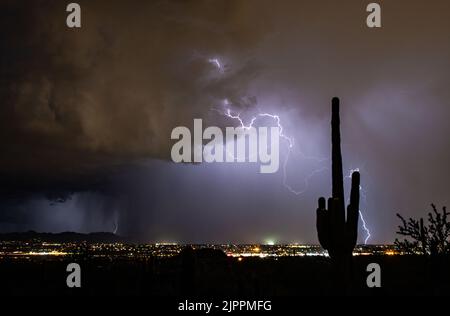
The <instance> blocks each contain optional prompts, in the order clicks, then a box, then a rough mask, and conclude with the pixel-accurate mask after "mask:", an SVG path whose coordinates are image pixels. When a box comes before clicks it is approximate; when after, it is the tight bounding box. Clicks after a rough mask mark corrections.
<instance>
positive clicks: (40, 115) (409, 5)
mask: <svg viewBox="0 0 450 316" xmlns="http://www.w3.org/2000/svg"><path fill="white" fill-rule="evenodd" d="M77 2H78V3H79V4H80V5H81V9H82V27H81V28H80V29H69V28H67V27H66V25H65V20H66V16H67V13H66V11H65V6H66V4H67V3H65V2H64V1H2V2H1V4H0V142H1V150H0V232H11V231H27V230H36V231H50V232H59V231H80V232H91V231H111V232H113V231H116V232H117V233H118V234H120V235H124V236H128V237H130V238H132V239H135V240H140V241H152V242H162V241H176V242H267V241H268V240H274V241H276V242H305V243H306V242H308V243H317V238H316V231H315V211H316V208H317V198H318V197H319V196H329V195H330V193H331V171H330V170H329V168H330V165H331V162H330V160H329V157H330V149H331V148H330V147H331V146H330V145H331V144H330V117H331V113H330V109H331V106H330V103H331V98H332V97H334V96H338V97H340V99H341V132H342V138H343V144H342V152H343V159H344V172H345V173H346V174H348V172H350V170H351V169H356V168H359V170H360V172H361V184H362V189H363V193H362V194H363V196H362V199H361V211H362V213H363V214H364V218H365V220H366V223H367V227H368V228H369V229H370V232H371V235H372V236H371V238H370V239H369V243H381V242H393V240H394V239H395V231H396V226H397V225H398V224H399V220H398V218H397V217H396V216H395V214H396V213H397V212H399V213H401V214H403V215H404V216H423V215H425V212H426V211H428V209H429V204H430V203H432V202H433V203H435V204H437V206H438V207H441V206H443V205H447V206H450V203H449V202H450V194H449V193H450V192H449V183H448V181H449V176H450V164H449V161H450V144H449V135H450V124H449V118H450V41H449V30H450V3H449V2H448V1H447V0H441V1H437V0H435V1H423V0H420V1H418V0H397V1H375V2H378V3H380V5H381V7H382V28H379V29H370V28H368V27H367V26H366V23H365V20H366V16H367V13H366V10H365V9H366V6H367V4H368V3H370V2H371V1H361V0H355V1H334V0H333V1H331V0H330V1H323V0H320V1H261V0H254V1H252V0H246V1H77ZM211 58H217V59H218V60H220V62H221V65H222V66H223V68H222V69H217V67H216V66H215V65H214V64H213V63H211V62H209V59H211ZM219 70H220V71H219ZM224 99H228V100H230V102H231V103H232V106H233V110H234V111H236V112H241V113H242V116H243V118H244V119H250V118H251V117H252V115H255V114H257V113H259V112H261V111H264V112H269V113H273V114H277V115H279V116H280V119H281V122H282V124H283V127H284V132H285V134H286V135H289V137H292V138H293V139H295V146H294V148H293V151H292V153H291V155H290V159H289V161H288V163H287V165H286V175H287V177H286V178H284V177H283V168H280V170H279V172H278V173H274V174H261V173H259V165H258V164H251V163H249V164H207V163H203V164H175V163H173V162H172V161H171V160H170V150H171V146H172V145H173V143H174V141H172V140H171V139H170V134H171V131H172V129H173V128H174V127H176V126H181V125H184V126H188V127H190V128H192V126H193V119H194V118H203V119H204V124H205V125H217V126H221V127H225V126H236V121H233V120H231V119H229V118H227V117H225V116H224V115H222V114H221V113H220V109H221V105H222V103H223V100H224ZM260 124H263V125H269V126H270V124H272V125H273V122H271V121H270V120H266V121H262V122H260ZM280 149H281V162H282V163H283V162H284V159H285V157H286V153H287V146H286V144H281V148H280ZM327 168H328V169H327ZM284 181H286V184H288V185H290V186H291V187H292V188H294V189H295V190H298V191H304V192H303V193H302V194H299V195H296V194H293V193H291V192H290V191H289V190H288V189H287V188H286V186H285V185H283V182H284ZM345 182H346V186H347V189H346V194H347V196H348V193H349V188H348V187H349V179H346V180H345ZM365 236H366V235H365V231H364V230H363V229H362V228H361V230H360V236H359V241H360V242H362V241H364V239H365Z"/></svg>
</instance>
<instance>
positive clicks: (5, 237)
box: [0, 231, 126, 243]
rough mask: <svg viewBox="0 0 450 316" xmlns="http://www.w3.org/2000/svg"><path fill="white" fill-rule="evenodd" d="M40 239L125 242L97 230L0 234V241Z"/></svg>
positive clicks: (49, 240) (122, 239) (45, 240)
mask: <svg viewBox="0 0 450 316" xmlns="http://www.w3.org/2000/svg"><path fill="white" fill-rule="evenodd" d="M32 240H40V241H44V242H60V243H61V242H82V241H85V242H89V243H115V242H126V240H125V238H124V237H122V236H119V235H116V234H113V233H108V232H97V233H88V234H83V233H75V232H62V233H38V232H35V231H28V232H20V233H4V234H0V241H32Z"/></svg>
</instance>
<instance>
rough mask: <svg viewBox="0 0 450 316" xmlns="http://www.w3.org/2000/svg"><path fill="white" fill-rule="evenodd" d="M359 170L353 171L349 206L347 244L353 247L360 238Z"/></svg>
mask: <svg viewBox="0 0 450 316" xmlns="http://www.w3.org/2000/svg"><path fill="white" fill-rule="evenodd" d="M359 186H360V175H359V172H357V171H356V172H353V173H352V188H351V191H350V204H349V205H348V207H347V224H346V230H347V246H348V248H350V249H353V248H354V247H355V246H356V241H357V238H358V220H359Z"/></svg>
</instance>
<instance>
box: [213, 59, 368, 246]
mask: <svg viewBox="0 0 450 316" xmlns="http://www.w3.org/2000/svg"><path fill="white" fill-rule="evenodd" d="M208 62H209V63H210V64H212V65H213V66H214V67H216V68H217V69H218V71H219V72H220V73H224V67H223V65H222V64H221V62H220V60H219V59H218V58H210V59H208ZM223 103H224V105H225V107H226V110H225V111H224V112H220V111H218V112H219V113H221V114H223V115H225V116H226V117H228V118H231V119H233V120H236V121H237V122H239V124H240V126H241V128H243V129H245V130H249V129H250V128H252V127H253V126H254V124H255V122H256V121H257V119H258V118H260V117H269V118H271V119H273V120H274V121H275V123H276V124H277V126H278V128H279V131H280V137H281V138H283V139H284V140H285V141H286V143H287V148H288V151H287V154H286V158H285V160H284V162H283V186H284V187H285V188H286V189H287V190H288V191H289V192H291V193H293V194H295V195H301V194H303V193H305V192H306V191H307V190H308V187H309V180H310V179H311V178H312V177H313V176H315V175H316V174H318V173H320V172H323V171H325V170H329V169H328V168H327V167H322V168H319V169H316V170H313V171H312V172H311V173H310V174H309V175H307V176H306V177H305V178H304V180H303V181H304V186H303V188H302V189H300V190H296V189H294V188H293V187H292V186H291V185H290V184H289V182H288V175H287V165H288V162H289V158H290V155H291V152H292V150H293V148H294V139H293V138H292V137H289V136H287V135H285V134H284V129H283V126H282V125H281V119H280V116H279V115H277V114H270V113H266V112H262V113H258V114H256V115H255V116H253V117H252V118H251V119H250V121H249V123H248V124H245V123H244V121H243V119H242V118H241V115H240V113H237V114H233V113H232V111H231V109H230V107H229V106H230V102H229V100H228V99H224V100H223ZM216 110H217V109H216ZM300 154H301V156H303V158H305V159H312V160H314V161H316V162H323V161H327V160H328V158H317V157H311V156H307V155H305V154H304V153H303V152H301V151H300ZM354 171H359V168H356V169H350V173H349V175H348V176H346V177H345V178H351V174H352V173H353V172H354ZM359 188H360V191H361V193H362V196H363V199H364V200H365V201H367V199H366V194H365V191H364V190H363V188H362V187H361V186H360V187H359ZM359 216H360V218H361V222H362V227H363V229H364V230H365V232H366V238H365V240H364V244H367V241H368V240H369V238H370V237H371V234H370V230H369V229H368V227H367V225H366V221H365V219H364V216H363V213H362V212H361V210H359Z"/></svg>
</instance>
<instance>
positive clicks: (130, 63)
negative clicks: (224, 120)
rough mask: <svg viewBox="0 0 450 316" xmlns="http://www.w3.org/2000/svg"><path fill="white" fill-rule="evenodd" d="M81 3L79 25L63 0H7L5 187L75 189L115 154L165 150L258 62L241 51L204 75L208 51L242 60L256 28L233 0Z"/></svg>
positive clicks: (1, 118)
mask: <svg viewBox="0 0 450 316" xmlns="http://www.w3.org/2000/svg"><path fill="white" fill-rule="evenodd" d="M80 4H81V7H82V10H83V11H82V23H83V27H82V28H81V29H80V30H70V29H68V28H67V27H65V17H66V13H65V4H64V3H62V2H57V1H32V2H30V1H22V2H17V1H9V2H6V3H5V2H3V3H2V10H1V13H0V14H1V17H0V20H1V23H2V25H1V30H0V32H1V34H0V38H1V51H2V58H1V67H0V68H1V70H0V71H1V74H0V78H1V80H2V85H1V92H0V98H1V99H0V102H1V104H2V107H1V109H0V111H1V112H0V125H1V129H2V133H1V134H0V137H1V139H0V141H1V143H2V155H1V160H0V174H2V182H4V183H5V185H4V186H5V187H7V188H8V189H11V190H15V188H18V189H27V190H28V189H30V190H32V189H33V188H38V189H43V188H46V187H48V189H49V190H51V187H52V186H53V185H54V187H55V190H56V189H58V190H62V191H64V190H66V189H70V188H71V187H73V190H75V191H76V190H80V189H83V186H86V185H87V186H90V185H91V183H92V182H94V183H95V178H96V177H97V176H98V177H100V178H101V177H103V174H107V173H108V174H109V173H110V172H111V168H115V167H116V166H117V165H122V164H129V163H132V162H133V161H135V160H139V159H143V158H168V153H169V152H170V150H169V149H170V147H169V145H170V143H169V135H170V131H171V129H172V128H173V127H174V126H178V125H183V124H184V125H185V124H188V123H189V122H190V121H191V119H192V117H194V116H200V115H201V116H204V115H205V113H207V112H208V110H209V108H211V106H213V105H214V102H216V101H217V100H218V98H219V97H221V96H223V95H227V96H229V97H233V95H238V94H239V91H240V90H243V89H245V86H246V84H247V82H248V79H249V76H250V77H251V75H252V73H253V70H252V69H251V66H249V65H250V64H245V63H244V64H243V65H241V66H239V65H236V66H235V73H232V74H230V75H229V76H228V79H227V81H223V82H218V80H217V79H214V78H210V80H205V79H204V78H205V77H207V76H208V75H211V73H212V72H213V71H214V69H213V66H212V65H210V64H208V62H207V60H208V58H211V56H215V55H217V54H218V53H219V52H220V53H221V54H222V53H231V54H234V56H233V57H236V58H237V59H238V60H239V59H240V60H243V58H245V54H246V52H247V51H248V49H249V47H251V46H252V45H254V42H255V41H257V40H258V39H259V36H260V35H259V34H258V33H259V31H258V30H256V31H255V26H254V25H253V23H250V22H249V21H246V19H245V18H244V17H245V11H244V12H243V13H244V17H240V16H239V12H240V11H239V10H237V4H236V3H232V2H230V3H215V4H213V3H210V2H208V1H186V2H167V1H152V2H141V1H135V2H127V3H125V2H120V1H114V2H113V1H103V2H102V1H95V2H93V1H85V2H83V1H82V2H80ZM239 7H241V9H242V6H240V5H239ZM244 10H245V8H244ZM250 28H251V30H250ZM237 47H238V48H239V51H238V50H236V48H237ZM238 55H239V56H238ZM242 57H243V58H242ZM231 78H233V79H231ZM91 178H93V180H91ZM10 181H12V182H10Z"/></svg>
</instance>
